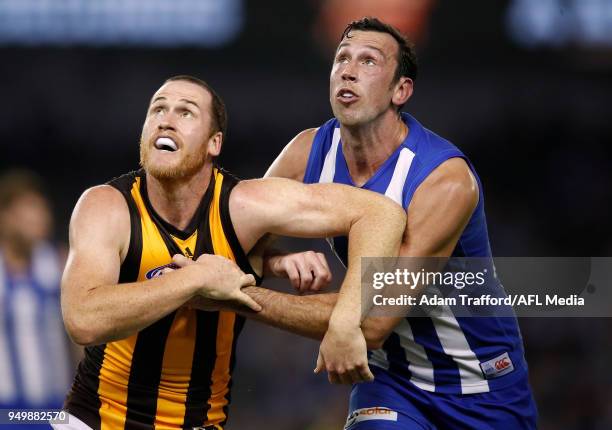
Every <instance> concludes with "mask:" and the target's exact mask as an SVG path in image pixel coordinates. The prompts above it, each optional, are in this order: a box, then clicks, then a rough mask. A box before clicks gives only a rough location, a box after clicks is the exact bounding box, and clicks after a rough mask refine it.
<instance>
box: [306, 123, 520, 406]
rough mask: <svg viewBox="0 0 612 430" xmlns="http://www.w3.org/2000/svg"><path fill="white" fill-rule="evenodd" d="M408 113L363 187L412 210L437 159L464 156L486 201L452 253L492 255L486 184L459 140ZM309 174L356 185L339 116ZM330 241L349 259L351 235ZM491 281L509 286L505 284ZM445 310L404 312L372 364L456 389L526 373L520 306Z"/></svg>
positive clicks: (496, 384)
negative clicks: (404, 132)
mask: <svg viewBox="0 0 612 430" xmlns="http://www.w3.org/2000/svg"><path fill="white" fill-rule="evenodd" d="M402 119H403V120H404V122H405V123H406V125H407V126H408V129H409V133H408V136H407V137H406V139H405V140H404V141H403V142H402V144H401V145H400V146H399V147H398V148H397V149H396V150H395V152H394V153H393V154H391V156H390V157H389V158H388V159H387V160H386V161H385V162H384V163H383V164H382V165H381V166H380V168H379V169H378V170H377V171H376V173H375V174H374V175H373V176H372V177H371V178H370V179H369V180H368V181H367V182H366V183H365V184H364V185H363V186H362V188H364V189H367V190H371V191H375V192H378V193H380V194H384V195H386V196H388V197H389V198H391V199H393V200H394V201H395V202H397V203H398V204H400V205H402V207H403V208H404V209H405V210H408V207H409V205H410V201H411V199H412V196H413V195H414V192H415V191H416V189H417V188H418V186H419V185H420V184H421V183H422V182H423V181H424V180H425V178H427V176H428V175H429V174H430V173H431V172H432V171H433V170H434V169H435V168H436V167H438V166H439V165H440V164H441V163H443V162H444V161H446V160H448V159H450V158H453V157H460V158H463V159H464V160H465V161H466V162H467V164H468V165H469V167H470V169H471V170H472V172H473V174H474V176H475V177H476V180H477V181H478V185H479V190H480V191H479V201H478V205H477V207H476V209H475V210H474V212H473V214H472V216H471V218H470V220H469V222H468V224H467V226H466V228H465V230H464V231H463V233H462V235H461V237H460V238H459V241H458V242H457V246H456V247H455V249H454V251H453V256H454V257H485V258H491V248H490V245H489V237H488V232H487V224H486V218H485V212H484V197H483V192H482V184H481V183H480V179H479V178H478V175H477V174H476V171H475V170H474V167H473V166H472V164H471V163H470V162H469V160H468V159H467V157H466V156H465V155H464V154H463V153H462V152H461V151H460V150H459V149H458V148H457V147H455V146H454V145H453V144H452V143H450V142H449V141H447V140H445V139H443V138H441V137H440V136H438V135H436V134H435V133H433V132H431V131H430V130H427V129H426V128H424V127H423V126H422V125H421V124H420V123H419V122H418V121H417V120H416V119H414V118H413V117H412V116H410V115H408V114H405V113H402ZM304 182H305V183H316V182H336V183H341V184H347V185H353V186H355V184H354V183H353V181H352V179H351V177H350V173H349V170H348V166H347V163H346V160H345V158H344V155H343V151H342V142H341V139H340V124H339V122H338V120H336V119H331V120H330V121H328V122H326V123H325V124H324V125H323V126H321V127H320V128H319V130H318V131H317V133H316V135H315V138H314V141H313V144H312V149H311V151H310V155H309V158H308V164H307V167H306V172H305V175H304ZM408 216H410V214H409V213H408ZM331 242H332V243H331V244H332V247H333V248H334V250H335V252H336V254H337V255H338V256H339V257H340V258H341V259H342V260H343V262H345V264H346V255H347V239H346V237H336V238H333V240H332V241H331ZM491 264H492V263H491ZM492 288H493V289H495V288H498V291H500V293H501V294H503V290H502V289H501V284H500V285H499V286H493V287H492ZM443 311H444V312H443V313H441V315H440V316H434V317H414V316H413V317H410V316H408V317H406V318H404V319H403V320H402V321H401V322H400V324H399V325H398V326H397V327H396V328H395V329H394V331H393V332H392V333H391V335H390V336H389V338H388V339H387V340H386V342H385V343H384V345H383V347H382V348H381V349H379V350H375V351H372V352H370V353H369V361H370V364H371V365H374V366H378V367H380V368H382V369H384V370H385V371H386V372H387V373H388V374H389V375H391V376H392V377H393V378H394V379H395V380H398V381H399V382H410V383H412V384H414V385H416V386H418V387H419V388H421V389H424V390H427V391H432V392H440V393H451V394H470V393H482V392H488V391H492V390H496V389H500V388H503V387H506V386H508V385H511V384H513V383H514V382H516V381H517V380H518V379H520V378H526V374H527V372H526V369H527V364H526V362H525V359H524V351H523V344H522V338H521V335H520V331H519V328H518V323H517V320H516V318H515V317H514V316H513V313H512V316H509V317H507V316H504V317H459V316H457V317H455V316H454V315H453V312H452V310H451V309H450V308H449V307H444V309H443ZM499 360H504V361H503V366H504V368H503V371H497V370H496V369H495V368H494V367H492V365H494V364H495V363H497V362H499Z"/></svg>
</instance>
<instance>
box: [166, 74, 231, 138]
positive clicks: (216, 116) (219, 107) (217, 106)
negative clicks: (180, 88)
mask: <svg viewBox="0 0 612 430" xmlns="http://www.w3.org/2000/svg"><path fill="white" fill-rule="evenodd" d="M174 81H187V82H191V83H192V84H196V85H199V86H200V87H202V88H204V89H205V90H206V91H208V93H209V94H210V96H211V98H212V103H211V108H212V109H211V110H212V112H211V118H212V124H211V128H212V130H211V132H210V134H211V136H212V135H213V134H214V133H216V132H218V131H220V132H221V133H223V140H225V136H226V133H227V110H226V109H225V103H223V100H222V99H221V97H219V94H217V92H216V91H215V90H213V89H212V87H211V86H210V85H208V84H207V83H206V82H205V81H203V80H202V79H199V78H196V77H195V76H190V75H176V76H172V77H171V78H168V79H166V81H165V82H164V84H166V83H168V82H174Z"/></svg>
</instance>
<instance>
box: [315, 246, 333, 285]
mask: <svg viewBox="0 0 612 430" xmlns="http://www.w3.org/2000/svg"><path fill="white" fill-rule="evenodd" d="M313 254H314V255H313V256H312V259H311V263H312V264H311V272H312V274H313V275H314V280H313V283H312V285H311V286H310V290H311V291H320V290H321V289H323V288H324V287H326V286H327V284H329V283H330V282H331V277H332V276H331V271H330V270H329V266H328V265H327V261H326V260H325V256H324V255H323V254H322V253H320V252H317V253H313Z"/></svg>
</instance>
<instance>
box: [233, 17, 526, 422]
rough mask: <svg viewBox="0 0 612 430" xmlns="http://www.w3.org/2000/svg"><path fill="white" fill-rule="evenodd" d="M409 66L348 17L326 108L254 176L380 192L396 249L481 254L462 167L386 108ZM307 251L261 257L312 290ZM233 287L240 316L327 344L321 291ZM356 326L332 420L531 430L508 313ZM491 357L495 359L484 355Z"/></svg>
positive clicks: (475, 205)
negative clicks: (248, 312)
mask: <svg viewBox="0 0 612 430" xmlns="http://www.w3.org/2000/svg"><path fill="white" fill-rule="evenodd" d="M416 76H417V64H416V59H415V54H414V51H413V49H412V47H411V45H410V43H409V42H408V41H407V40H406V39H405V37H404V36H402V35H401V34H400V33H399V32H398V31H397V30H395V29H394V28H392V27H390V26H389V25H387V24H384V23H382V22H380V21H379V20H377V19H375V18H364V19H362V20H359V21H356V22H353V23H352V24H350V25H349V26H348V27H347V29H346V30H345V31H344V33H343V34H342V38H341V41H340V44H339V46H338V48H337V50H336V54H335V59H334V63H333V67H332V71H331V76H330V94H329V97H330V103H331V106H332V109H333V112H334V115H335V118H334V119H332V120H330V121H328V122H327V123H325V124H323V125H322V126H321V127H319V128H317V129H308V130H305V131H303V132H301V133H300V134H298V135H297V136H296V137H295V139H293V140H292V141H291V142H290V143H289V144H288V145H287V147H285V149H284V150H283V151H282V153H281V154H280V155H279V156H278V158H277V159H276V160H275V161H274V163H273V164H272V166H271V167H270V169H269V170H268V172H267V174H266V176H268V177H273V176H280V177H286V178H292V179H296V180H300V181H303V182H305V183H317V182H318V183H326V182H336V183H342V184H347V185H352V186H354V187H358V188H363V189H367V190H371V191H375V192H378V193H381V194H384V195H386V196H387V197H389V198H391V199H392V200H394V201H395V202H397V203H399V204H401V205H402V206H403V208H404V209H405V210H406V212H407V214H408V217H407V229H406V234H405V236H404V241H403V243H402V247H401V251H400V255H401V256H406V257H410V256H418V257H450V256H464V257H485V258H490V257H491V250H490V245H489V239H488V233H487V226H486V219H485V213H484V200H483V193H482V186H481V184H480V181H479V179H478V177H477V175H476V172H475V170H474V167H473V166H472V164H471V163H470V162H469V161H468V159H467V157H466V156H465V155H464V154H463V153H462V152H461V151H459V149H457V148H456V147H455V146H454V145H453V144H451V143H450V142H448V141H447V140H445V139H443V138H441V137H439V136H437V135H436V134H434V133H433V132H431V131H429V130H427V129H426V128H424V127H423V126H422V125H421V124H420V123H419V122H418V121H417V120H416V119H414V118H413V117H412V116H410V115H408V114H405V113H400V109H401V107H402V106H403V105H404V104H405V103H406V102H407V101H408V100H409V98H410V96H411V95H412V92H413V88H414V81H415V79H416ZM333 247H334V249H335V251H336V253H337V254H338V255H339V256H340V257H341V258H342V259H343V261H346V259H345V258H346V252H347V242H346V238H343V237H336V238H334V240H333ZM319 260H320V258H319V257H317V256H316V255H314V254H313V253H305V254H301V255H297V256H296V255H295V254H294V255H289V256H282V255H277V256H273V257H271V258H269V259H268V260H267V267H268V268H269V270H270V272H272V273H275V274H276V275H279V276H283V275H285V276H286V275H288V274H289V269H291V270H293V271H294V272H297V275H296V274H295V273H293V274H292V277H293V278H294V279H297V282H296V283H295V284H296V285H297V286H298V288H300V289H309V288H312V286H313V285H315V286H316V287H315V289H318V288H319V287H320V285H321V284H322V283H324V279H323V278H327V277H328V272H327V270H325V269H324V268H322V265H321V263H320V261H319ZM315 268H317V270H315ZM313 278H314V279H313ZM245 291H246V292H247V293H248V294H249V295H251V296H252V297H254V298H255V299H256V300H257V301H258V302H259V303H262V304H263V306H264V310H263V311H262V312H260V313H258V314H256V315H253V318H256V319H258V320H261V321H264V322H266V323H268V324H272V325H275V326H277V327H280V328H283V329H286V330H289V331H292V332H294V333H298V334H301V335H305V336H310V337H314V338H323V343H322V345H321V350H323V349H324V348H325V347H327V346H328V345H329V344H328V343H326V342H325V340H326V338H327V336H328V334H329V332H327V333H326V330H327V321H328V319H330V318H334V315H335V313H336V311H337V309H338V306H335V296H334V295H333V294H320V295H314V296H306V297H297V296H289V295H283V294H281V293H277V292H273V291H267V290H263V289H258V288H257V287H249V288H247V289H246V290H245ZM334 306H335V307H334ZM353 312H354V313H355V314H358V313H359V312H360V309H358V308H355V309H353ZM352 321H356V319H355V318H353V320H352ZM361 328H362V330H363V333H364V335H365V338H366V340H367V341H368V345H369V346H370V348H371V349H372V351H371V352H370V355H369V363H370V365H371V369H372V372H373V373H374V375H375V378H376V379H375V380H374V382H372V383H368V384H358V385H355V386H354V387H353V391H352V394H351V402H350V414H349V418H348V421H347V427H346V428H350V429H354V430H357V429H359V430H366V429H434V428H439V429H459V428H469V429H476V428H477V429H496V430H498V429H509V430H510V429H512V430H515V429H532V428H535V426H536V415H537V412H536V408H535V404H534V401H533V398H532V395H531V390H530V387H529V383H528V378H527V364H526V362H525V359H524V353H523V346H522V339H521V336H520V332H519V328H518V324H517V321H516V319H515V318H496V317H491V318H461V317H455V316H454V315H453V313H452V312H451V311H450V310H447V311H445V312H444V314H443V315H442V316H440V317H431V318H415V317H410V316H409V317H406V318H402V317H398V318H391V317H389V318H367V319H366V320H365V321H364V322H363V323H362V325H361ZM323 352H324V351H323ZM500 360H503V363H504V366H503V368H495V367H494V366H492V365H491V363H496V362H500ZM319 364H320V365H319V366H318V370H321V369H323V368H325V369H326V370H327V371H328V374H329V378H330V381H331V382H336V383H338V382H341V383H349V382H358V379H352V378H351V375H350V374H348V375H346V374H342V373H341V372H339V370H343V369H338V367H337V365H336V363H334V362H328V361H327V360H324V362H320V363H319ZM485 369H486V370H485Z"/></svg>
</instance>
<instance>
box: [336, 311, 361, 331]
mask: <svg viewBox="0 0 612 430" xmlns="http://www.w3.org/2000/svg"><path fill="white" fill-rule="evenodd" d="M328 329H329V330H333V331H351V330H360V329H361V320H360V319H359V316H357V317H356V318H355V317H354V316H352V315H343V314H339V313H336V312H334V313H332V316H331V318H330V319H329V328H328Z"/></svg>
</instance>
